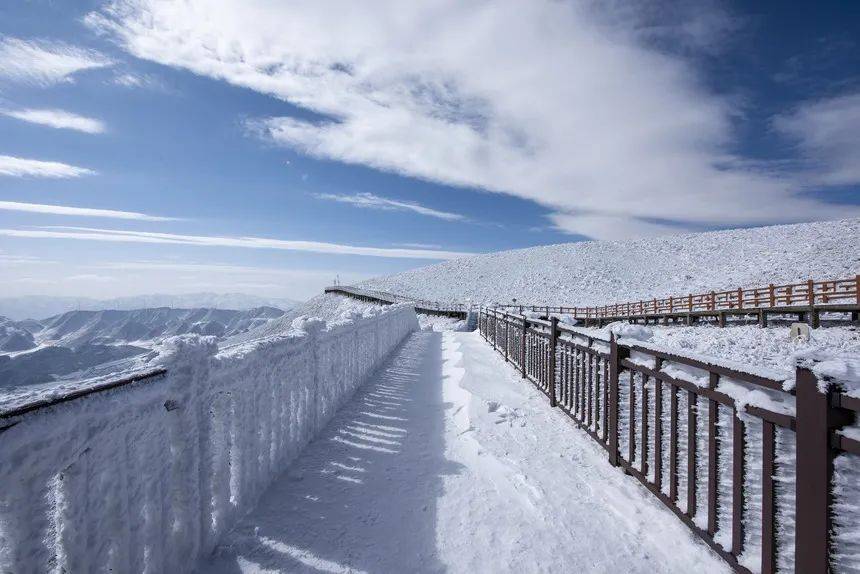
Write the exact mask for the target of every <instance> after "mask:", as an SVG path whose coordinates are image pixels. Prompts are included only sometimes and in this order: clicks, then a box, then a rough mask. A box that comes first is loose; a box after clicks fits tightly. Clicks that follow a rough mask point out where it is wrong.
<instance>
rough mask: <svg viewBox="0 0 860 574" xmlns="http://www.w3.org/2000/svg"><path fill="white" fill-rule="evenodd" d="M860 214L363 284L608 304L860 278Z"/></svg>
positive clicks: (581, 248)
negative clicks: (841, 218) (775, 285)
mask: <svg viewBox="0 0 860 574" xmlns="http://www.w3.org/2000/svg"><path fill="white" fill-rule="evenodd" d="M858 245H860V218H854V219H845V220H842V221H822V222H816V223H803V224H797V225H779V226H773V227H758V228H753V229H737V230H730V231H715V232H710V233H696V234H685V235H674V236H669V237H656V238H647V239H636V240H632V241H589V242H580V243H565V244H560V245H548V246H544V247H532V248H528V249H519V250H516V251H502V252H499V253H488V254H486V255H478V256H475V257H466V258H462V259H454V260H450V261H445V262H443V263H439V264H437V265H431V266H428V267H423V268H420V269H414V270H411V271H406V272H403V273H398V274H396V275H391V276H388V277H381V278H376V279H370V280H368V281H365V282H363V283H361V284H359V286H360V287H364V288H367V289H378V290H381V291H390V292H392V293H398V294H402V295H408V296H412V297H418V298H422V299H429V300H434V301H459V302H469V301H471V302H472V303H484V304H491V303H511V301H512V299H513V298H516V299H517V301H518V302H520V303H528V304H551V305H571V306H573V305H580V306H584V305H606V304H611V303H620V302H625V301H636V300H639V299H651V298H652V297H658V298H659V297H667V296H670V295H685V294H688V293H703V292H709V291H711V290H720V289H734V288H738V287H744V288H747V287H758V286H765V285H768V284H769V283H775V284H780V283H783V284H785V283H790V282H794V281H801V280H802V281H805V280H807V279H818V280H823V279H842V278H846V277H854V276H855V275H856V274H857V273H860V249H858Z"/></svg>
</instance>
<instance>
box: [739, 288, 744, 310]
mask: <svg viewBox="0 0 860 574" xmlns="http://www.w3.org/2000/svg"><path fill="white" fill-rule="evenodd" d="M743 308H744V290H743V289H742V288H740V287H738V309H743Z"/></svg>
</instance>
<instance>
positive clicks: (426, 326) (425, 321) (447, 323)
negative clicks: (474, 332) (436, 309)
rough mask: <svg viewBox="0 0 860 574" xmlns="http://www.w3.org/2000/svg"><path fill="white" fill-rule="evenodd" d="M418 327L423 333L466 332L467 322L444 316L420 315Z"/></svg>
mask: <svg viewBox="0 0 860 574" xmlns="http://www.w3.org/2000/svg"><path fill="white" fill-rule="evenodd" d="M418 325H419V326H420V327H421V330H422V331H465V330H466V321H464V320H463V319H457V318H454V317H445V316H442V315H427V314H425V313H418Z"/></svg>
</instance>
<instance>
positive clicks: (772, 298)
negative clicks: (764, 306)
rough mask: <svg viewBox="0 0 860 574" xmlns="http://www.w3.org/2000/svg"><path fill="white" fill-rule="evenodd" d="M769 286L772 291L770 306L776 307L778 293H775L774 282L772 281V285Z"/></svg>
mask: <svg viewBox="0 0 860 574" xmlns="http://www.w3.org/2000/svg"><path fill="white" fill-rule="evenodd" d="M767 288H768V291H770V306H771V307H776V293H775V291H774V286H773V283H771V284H770V285H768V287H767Z"/></svg>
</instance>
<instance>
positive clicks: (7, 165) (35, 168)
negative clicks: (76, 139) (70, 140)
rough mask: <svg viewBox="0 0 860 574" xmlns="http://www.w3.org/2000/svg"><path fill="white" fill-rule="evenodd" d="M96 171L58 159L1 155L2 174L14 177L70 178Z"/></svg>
mask: <svg viewBox="0 0 860 574" xmlns="http://www.w3.org/2000/svg"><path fill="white" fill-rule="evenodd" d="M95 174H96V172H95V171H93V170H91V169H87V168H85V167H77V166H74V165H69V164H66V163H60V162H58V161H41V160H37V159H25V158H20V157H13V156H9V155H0V175H9V176H12V177H47V178H68V177H80V176H82V175H95Z"/></svg>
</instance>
